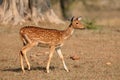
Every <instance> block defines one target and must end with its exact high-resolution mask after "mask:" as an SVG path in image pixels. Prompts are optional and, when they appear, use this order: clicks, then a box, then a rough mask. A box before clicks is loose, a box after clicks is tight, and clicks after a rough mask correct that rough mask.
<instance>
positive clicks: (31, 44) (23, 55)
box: [20, 43, 37, 72]
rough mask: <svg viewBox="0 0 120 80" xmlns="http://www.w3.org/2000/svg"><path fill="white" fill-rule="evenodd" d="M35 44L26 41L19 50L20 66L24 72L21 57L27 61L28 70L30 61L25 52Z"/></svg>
mask: <svg viewBox="0 0 120 80" xmlns="http://www.w3.org/2000/svg"><path fill="white" fill-rule="evenodd" d="M35 45H37V43H28V44H26V45H25V46H23V48H22V50H21V51H20V62H21V68H22V71H23V72H25V70H24V65H23V58H24V59H25V61H26V63H27V66H28V70H30V63H29V61H28V58H27V56H26V52H27V51H28V50H30V49H31V48H32V47H33V46H35Z"/></svg>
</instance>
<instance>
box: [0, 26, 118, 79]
mask: <svg viewBox="0 0 120 80" xmlns="http://www.w3.org/2000/svg"><path fill="white" fill-rule="evenodd" d="M48 25H49V26H50V24H42V25H41V26H44V27H45V26H48ZM52 26H54V27H52ZM65 26H68V25H63V26H62V25H59V26H55V25H51V27H50V28H57V29H64V28H65ZM21 27H22V26H15V27H10V25H9V26H3V25H1V26H0V80H120V58H119V56H120V26H103V27H102V28H100V29H97V30H87V29H86V30H75V32H74V34H73V35H72V37H71V38H70V39H68V40H66V41H65V44H64V46H63V47H62V53H63V55H64V57H65V61H66V64H67V66H68V68H69V70H70V72H69V73H68V72H66V71H65V70H64V69H63V65H62V62H61V60H60V58H59V56H58V55H57V54H56V53H54V56H53V58H52V61H51V65H50V73H49V74H47V73H46V72H45V67H46V63H47V62H46V61H45V60H46V59H47V57H48V54H44V53H43V52H48V51H49V49H48V48H42V47H40V46H38V47H34V48H32V50H30V51H29V52H28V54H27V56H28V57H29V61H30V64H31V71H28V70H26V73H25V74H23V73H22V71H21V67H20V62H19V54H18V53H19V51H20V49H21V47H22V42H21V40H20V38H19V29H20V28H21ZM36 54H39V56H37V57H36V56H34V55H36ZM73 54H77V55H79V56H80V60H77V61H74V60H71V59H70V56H71V55H73ZM31 56H34V59H31ZM44 61H45V62H44ZM42 62H43V63H42ZM38 63H39V64H38Z"/></svg>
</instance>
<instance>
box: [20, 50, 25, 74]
mask: <svg viewBox="0 0 120 80" xmlns="http://www.w3.org/2000/svg"><path fill="white" fill-rule="evenodd" d="M20 63H21V68H22V71H23V73H25V70H24V64H23V53H22V51H20Z"/></svg>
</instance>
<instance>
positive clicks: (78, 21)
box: [71, 17, 85, 29]
mask: <svg viewBox="0 0 120 80" xmlns="http://www.w3.org/2000/svg"><path fill="white" fill-rule="evenodd" d="M81 19H82V17H77V18H75V17H72V19H71V25H72V26H73V28H76V29H84V28H85V27H84V26H83V24H82V23H81Z"/></svg>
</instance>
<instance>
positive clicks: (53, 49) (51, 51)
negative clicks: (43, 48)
mask: <svg viewBox="0 0 120 80" xmlns="http://www.w3.org/2000/svg"><path fill="white" fill-rule="evenodd" d="M54 51H55V46H51V47H50V54H49V58H48V62H47V67H46V70H47V73H49V66H50V62H51V58H52V56H53V53H54Z"/></svg>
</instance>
